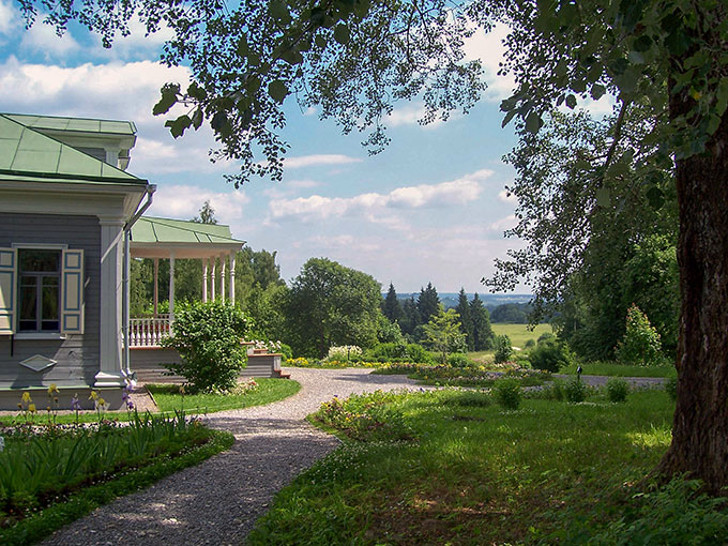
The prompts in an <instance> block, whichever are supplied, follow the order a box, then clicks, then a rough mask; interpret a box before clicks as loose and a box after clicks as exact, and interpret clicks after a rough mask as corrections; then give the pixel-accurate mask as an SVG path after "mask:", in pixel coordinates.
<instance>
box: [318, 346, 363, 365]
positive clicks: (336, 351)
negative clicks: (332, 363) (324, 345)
mask: <svg viewBox="0 0 728 546" xmlns="http://www.w3.org/2000/svg"><path fill="white" fill-rule="evenodd" d="M361 355H362V350H361V347H357V346H356V345H343V346H338V347H337V346H334V347H329V352H328V353H327V355H326V360H344V361H346V362H349V361H350V360H360V359H361V358H360V357H361Z"/></svg>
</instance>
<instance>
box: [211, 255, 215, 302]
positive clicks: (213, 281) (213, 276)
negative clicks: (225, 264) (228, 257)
mask: <svg viewBox="0 0 728 546" xmlns="http://www.w3.org/2000/svg"><path fill="white" fill-rule="evenodd" d="M210 264H211V265H210V288H211V290H210V299H211V300H213V301H214V300H215V258H210Z"/></svg>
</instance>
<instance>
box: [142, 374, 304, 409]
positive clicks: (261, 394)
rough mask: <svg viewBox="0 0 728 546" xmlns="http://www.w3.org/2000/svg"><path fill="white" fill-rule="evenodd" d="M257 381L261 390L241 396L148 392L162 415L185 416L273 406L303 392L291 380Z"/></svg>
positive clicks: (166, 388)
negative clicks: (171, 413) (174, 414)
mask: <svg viewBox="0 0 728 546" xmlns="http://www.w3.org/2000/svg"><path fill="white" fill-rule="evenodd" d="M255 381H256V382H257V383H258V388H257V389H255V390H254V391H251V392H248V393H245V394H241V395H234V394H228V395H219V394H185V395H181V394H180V393H179V387H178V386H176V385H147V388H148V389H149V391H150V392H151V393H152V396H154V401H155V402H156V403H157V406H158V407H159V410H160V411H162V412H172V411H175V410H180V409H184V411H186V412H193V411H201V412H206V413H213V412H216V411H223V410H229V409H240V408H248V407H250V406H262V405H265V404H270V403H272V402H277V401H279V400H283V399H284V398H288V397H289V396H293V395H294V394H296V393H297V392H298V391H299V390H300V389H301V385H300V384H299V383H298V382H296V381H292V380H290V379H275V378H270V377H261V378H256V380H255Z"/></svg>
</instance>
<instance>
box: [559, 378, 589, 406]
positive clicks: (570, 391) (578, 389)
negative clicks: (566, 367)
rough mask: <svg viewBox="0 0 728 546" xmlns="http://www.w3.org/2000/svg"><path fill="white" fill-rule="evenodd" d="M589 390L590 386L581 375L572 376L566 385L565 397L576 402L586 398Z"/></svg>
mask: <svg viewBox="0 0 728 546" xmlns="http://www.w3.org/2000/svg"><path fill="white" fill-rule="evenodd" d="M588 392H589V388H588V387H587V385H586V383H584V382H583V381H582V380H581V378H579V377H572V378H571V379H569V380H568V381H567V382H566V384H565V385H564V397H565V398H566V400H567V401H568V402H572V403H574V404H577V403H579V402H583V401H584V400H586V397H587V394H588Z"/></svg>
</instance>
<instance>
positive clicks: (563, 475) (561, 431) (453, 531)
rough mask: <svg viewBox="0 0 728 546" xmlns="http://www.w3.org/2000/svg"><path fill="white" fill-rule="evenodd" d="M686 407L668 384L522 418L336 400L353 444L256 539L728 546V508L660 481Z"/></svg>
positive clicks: (295, 493)
mask: <svg viewBox="0 0 728 546" xmlns="http://www.w3.org/2000/svg"><path fill="white" fill-rule="evenodd" d="M673 410H674V405H673V402H672V401H671V399H670V398H669V397H668V395H667V394H666V393H665V392H664V391H657V390H653V391H643V392H635V393H631V394H630V395H629V396H628V399H627V401H626V402H623V403H618V404H617V403H610V402H608V401H607V398H606V396H605V394H604V392H601V391H600V392H594V391H592V392H591V393H590V397H589V399H588V400H587V402H584V403H580V404H571V403H566V402H559V401H555V400H547V399H540V398H530V399H525V400H523V401H521V404H520V407H519V409H518V410H515V411H514V410H504V409H503V408H501V407H500V406H499V405H497V404H496V403H494V401H493V400H492V399H491V397H490V396H489V395H488V394H485V393H483V392H473V391H470V392H464V391H456V390H445V391H438V392H427V393H416V394H407V395H392V394H385V393H375V394H372V395H364V396H360V397H353V398H352V399H350V400H349V401H345V402H341V401H338V400H336V401H333V402H331V403H328V404H324V405H323V406H322V408H321V410H319V412H318V413H317V414H315V415H314V416H313V417H312V418H311V420H312V422H314V423H315V424H317V425H318V426H321V427H323V428H324V429H326V430H329V431H333V432H335V433H336V434H338V435H339V437H340V438H342V440H343V442H344V443H343V445H342V447H340V448H339V449H338V450H337V451H335V452H334V453H333V454H331V455H330V456H328V457H327V458H326V459H324V460H322V461H320V462H319V463H318V464H316V465H315V466H314V467H312V468H311V469H310V470H309V471H307V472H305V473H304V474H302V475H301V476H299V477H298V478H297V479H296V480H295V481H294V482H293V483H292V484H291V485H289V486H288V487H286V488H285V489H283V490H282V491H281V492H280V493H279V494H278V495H277V497H276V499H275V501H274V503H273V505H272V507H271V509H270V511H269V512H268V514H267V515H266V516H264V517H263V519H261V520H260V521H259V522H258V524H257V527H256V529H255V530H254V532H253V534H252V535H251V536H250V544H252V545H271V544H281V545H283V544H294V543H295V544H309V545H318V544H320V545H331V544H361V545H365V544H372V545H374V544H398V545H400V544H401V545H419V544H453V545H456V544H473V545H475V544H554V543H562V544H587V543H589V544H645V543H648V542H649V543H655V544H684V543H687V542H686V541H689V540H691V539H697V541H695V540H694V541H693V542H690V543H694V544H717V543H720V540H721V538H720V537H725V536H728V513H726V512H725V511H720V510H716V506H715V502H714V501H710V500H709V499H707V498H704V497H699V496H695V495H693V491H694V489H693V485H692V484H691V483H690V482H687V484H684V485H683V484H681V483H678V482H675V483H672V484H670V485H668V487H667V488H655V487H654V486H653V483H652V481H651V480H650V479H649V478H647V476H648V475H649V473H650V472H651V470H652V469H653V468H654V467H655V465H656V464H657V462H658V461H659V460H660V457H661V456H662V454H663V453H664V452H665V450H666V448H667V446H668V444H669V441H670V426H671V420H672V413H673Z"/></svg>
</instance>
